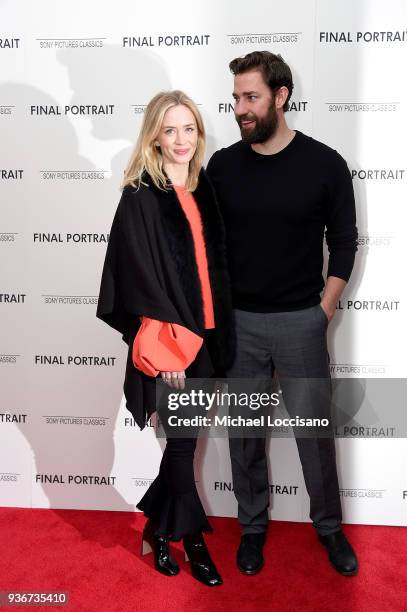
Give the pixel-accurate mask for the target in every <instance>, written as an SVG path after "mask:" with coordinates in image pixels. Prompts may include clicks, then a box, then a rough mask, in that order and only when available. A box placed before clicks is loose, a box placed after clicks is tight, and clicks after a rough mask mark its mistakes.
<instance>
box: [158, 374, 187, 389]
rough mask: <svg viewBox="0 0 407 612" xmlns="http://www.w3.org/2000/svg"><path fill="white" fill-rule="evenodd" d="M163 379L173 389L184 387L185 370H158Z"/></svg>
mask: <svg viewBox="0 0 407 612" xmlns="http://www.w3.org/2000/svg"><path fill="white" fill-rule="evenodd" d="M160 374H161V378H162V379H163V381H164V382H165V383H166V384H167V385H168V386H169V387H173V388H174V389H184V388H185V371H184V370H182V372H160Z"/></svg>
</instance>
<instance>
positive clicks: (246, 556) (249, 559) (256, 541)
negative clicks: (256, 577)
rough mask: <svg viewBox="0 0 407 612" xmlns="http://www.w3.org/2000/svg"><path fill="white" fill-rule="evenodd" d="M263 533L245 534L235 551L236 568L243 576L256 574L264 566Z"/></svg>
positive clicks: (264, 536) (264, 539) (264, 535)
mask: <svg viewBox="0 0 407 612" xmlns="http://www.w3.org/2000/svg"><path fill="white" fill-rule="evenodd" d="M265 541H266V534H265V533H246V534H243V535H242V538H241V540H240V546H239V548H238V551H237V556H236V561H237V567H238V568H239V569H240V571H241V572H243V574H247V575H248V576H251V575H253V574H257V573H258V572H259V571H260V570H261V568H262V567H263V565H264V558H263V546H264V542H265Z"/></svg>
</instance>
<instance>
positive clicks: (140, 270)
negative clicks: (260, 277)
mask: <svg viewBox="0 0 407 612" xmlns="http://www.w3.org/2000/svg"><path fill="white" fill-rule="evenodd" d="M204 148H205V131H204V126H203V122H202V118H201V116H200V113H199V110H198V108H197V106H196V105H195V104H194V102H192V100H191V99H190V98H188V96H186V95H185V94H184V93H183V92H181V91H170V92H162V93H159V94H158V95H157V96H155V97H154V98H153V99H152V100H151V101H150V103H149V104H148V106H147V108H146V111H145V115H144V120H143V125H142V128H141V132H140V135H139V138H138V141H137V145H136V147H135V150H134V152H133V154H132V156H131V158H130V161H129V164H128V166H127V169H126V171H125V175H124V180H123V183H122V188H123V193H122V197H121V200H120V202H119V205H118V208H117V210H116V214H115V217H114V220H113V225H112V229H111V233H110V239H109V244H108V248H107V252H106V259H105V264H104V268H103V274H102V280H101V287H100V295H99V304H98V308H97V316H98V317H99V318H100V319H102V320H103V321H105V322H106V323H108V324H109V325H111V326H112V327H113V328H114V329H117V330H118V331H120V333H121V334H122V337H123V340H124V341H125V342H126V343H127V344H128V346H129V348H128V358H127V367H126V375H125V381H124V392H125V396H126V402H127V403H126V406H127V408H128V410H129V411H130V412H131V413H132V415H133V417H134V419H135V421H136V422H137V424H138V425H139V427H140V428H141V429H143V427H144V426H145V423H146V420H147V419H148V417H149V416H150V415H151V414H152V413H153V412H154V410H155V377H156V376H158V375H160V376H161V377H162V378H163V380H164V381H165V382H166V383H167V384H168V385H170V386H172V387H175V388H183V385H184V380H183V379H184V377H185V376H189V377H195V378H197V377H205V378H207V377H211V376H219V375H220V376H222V375H223V376H224V375H225V374H224V372H225V370H226V369H227V368H228V367H229V366H230V365H231V362H232V360H233V351H234V331H233V323H232V309H231V302H230V295H229V279H228V274H227V268H226V259H225V246H224V229H223V224H222V220H221V217H220V214H219V210H218V207H217V203H216V200H215V196H214V192H213V189H212V186H211V184H210V183H209V181H208V178H207V175H206V173H205V171H204V170H203V169H202V162H203V155H204ZM195 446H196V438H195V437H191V438H174V437H168V438H167V444H166V448H165V451H164V454H163V458H162V461H161V465H160V471H159V474H158V476H157V478H156V479H155V480H154V482H153V483H152V484H151V486H150V488H149V489H148V491H147V492H146V494H145V495H144V497H143V499H142V500H141V501H140V502H139V504H138V508H140V509H141V510H143V511H144V514H145V516H147V517H148V521H147V523H146V526H145V529H144V532H143V541H142V546H143V552H145V551H147V549H152V551H153V553H154V559H155V567H156V569H157V570H158V571H160V572H161V573H163V574H166V575H170V576H173V575H176V574H177V573H178V572H179V567H178V565H177V564H176V563H175V561H174V560H173V559H172V558H171V556H170V551H169V542H170V541H171V540H180V539H183V544H184V548H185V552H186V555H187V556H188V558H189V561H190V563H191V569H192V574H193V576H194V577H195V578H196V579H198V580H200V581H201V582H203V583H204V584H206V585H208V586H216V585H220V584H222V579H221V577H220V575H219V573H218V571H217V569H216V567H215V565H214V563H213V561H212V559H211V557H210V555H209V552H208V549H207V547H206V544H205V541H204V539H203V536H202V532H203V531H210V530H211V527H210V525H209V522H208V519H207V517H206V514H205V511H204V509H203V507H202V504H201V501H200V499H199V496H198V492H197V490H196V486H195V478H194V471H193V459H194V452H195Z"/></svg>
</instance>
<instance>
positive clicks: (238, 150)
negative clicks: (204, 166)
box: [210, 140, 247, 163]
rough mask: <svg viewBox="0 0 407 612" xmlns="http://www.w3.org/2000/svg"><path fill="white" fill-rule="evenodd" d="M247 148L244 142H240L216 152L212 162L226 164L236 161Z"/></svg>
mask: <svg viewBox="0 0 407 612" xmlns="http://www.w3.org/2000/svg"><path fill="white" fill-rule="evenodd" d="M246 148H247V145H245V144H244V142H243V141H242V140H238V141H237V142H234V143H233V144H231V145H230V146H228V147H222V148H221V149H218V150H217V151H215V152H214V154H213V155H212V157H211V159H210V161H211V162H217V163H225V162H228V161H229V160H230V161H233V159H236V157H237V156H240V155H242V154H243V153H244V152H245V150H246Z"/></svg>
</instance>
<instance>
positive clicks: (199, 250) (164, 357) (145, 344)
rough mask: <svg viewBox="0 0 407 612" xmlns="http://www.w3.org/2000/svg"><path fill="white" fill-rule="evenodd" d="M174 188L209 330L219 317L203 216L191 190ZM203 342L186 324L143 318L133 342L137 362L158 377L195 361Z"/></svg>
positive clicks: (144, 369)
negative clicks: (188, 235)
mask: <svg viewBox="0 0 407 612" xmlns="http://www.w3.org/2000/svg"><path fill="white" fill-rule="evenodd" d="M174 189H175V191H176V193H177V196H178V199H179V201H180V204H181V206H182V209H183V211H184V213H185V216H186V218H187V219H188V222H189V224H190V226H191V232H192V238H193V241H194V248H195V257H196V263H197V268H198V275H199V280H200V282H201V290H202V301H203V310H204V325H205V329H213V328H214V327H215V317H214V311H213V300H212V291H211V285H210V281H209V272H208V260H207V257H206V248H205V239H204V235H203V228H202V220H201V215H200V213H199V209H198V206H197V204H196V202H195V198H194V197H193V195H192V193H191V192H189V191H186V190H185V188H184V187H178V186H174ZM202 343H203V339H202V338H201V336H198V335H197V334H194V333H193V332H191V331H190V330H189V329H187V328H186V327H183V326H182V325H177V324H176V323H169V322H165V321H157V320H155V319H150V318H149V317H141V327H140V329H139V330H138V332H137V335H136V337H135V338H134V343H133V351H132V357H133V364H134V366H135V367H136V368H138V369H139V370H141V371H142V372H144V374H147V375H148V376H157V374H159V373H160V372H180V371H182V370H185V369H186V368H187V367H188V366H189V365H190V364H191V363H192V362H193V360H194V359H195V357H196V355H197V353H198V351H199V349H200V348H201V346H202Z"/></svg>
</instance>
